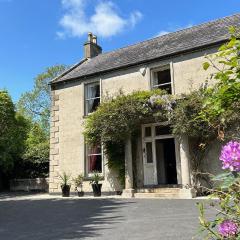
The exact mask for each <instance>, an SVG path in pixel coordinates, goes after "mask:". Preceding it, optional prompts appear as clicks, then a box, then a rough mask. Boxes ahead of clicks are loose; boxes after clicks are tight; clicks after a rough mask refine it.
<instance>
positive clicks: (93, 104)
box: [86, 98, 100, 114]
mask: <svg viewBox="0 0 240 240" xmlns="http://www.w3.org/2000/svg"><path fill="white" fill-rule="evenodd" d="M99 104H100V98H95V99H91V100H86V114H88V113H91V112H94V111H96V109H97V107H98V105H99Z"/></svg>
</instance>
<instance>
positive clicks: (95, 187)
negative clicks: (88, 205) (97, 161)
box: [90, 172, 103, 197]
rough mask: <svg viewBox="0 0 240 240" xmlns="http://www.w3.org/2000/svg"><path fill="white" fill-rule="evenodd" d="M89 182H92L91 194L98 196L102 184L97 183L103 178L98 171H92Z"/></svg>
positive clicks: (100, 192)
mask: <svg viewBox="0 0 240 240" xmlns="http://www.w3.org/2000/svg"><path fill="white" fill-rule="evenodd" d="M91 178H92V179H91V181H90V184H92V189H93V196H94V197H100V196H101V194H102V184H99V181H100V180H102V179H103V177H102V176H101V175H100V173H99V172H93V176H92V177H91Z"/></svg>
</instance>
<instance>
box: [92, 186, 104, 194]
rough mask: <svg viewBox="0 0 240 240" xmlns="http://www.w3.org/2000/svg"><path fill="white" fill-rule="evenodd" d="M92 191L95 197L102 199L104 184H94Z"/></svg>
mask: <svg viewBox="0 0 240 240" xmlns="http://www.w3.org/2000/svg"><path fill="white" fill-rule="evenodd" d="M92 189H93V196H94V197H100V196H101V194H102V191H101V190H102V184H96V183H93V184H92Z"/></svg>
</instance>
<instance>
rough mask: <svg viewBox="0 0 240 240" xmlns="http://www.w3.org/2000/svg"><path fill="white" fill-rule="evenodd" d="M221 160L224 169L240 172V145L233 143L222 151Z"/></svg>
mask: <svg viewBox="0 0 240 240" xmlns="http://www.w3.org/2000/svg"><path fill="white" fill-rule="evenodd" d="M220 160H221V161H222V162H223V167H222V168H223V169H229V170H230V171H240V143H239V142H236V141H235V142H234V141H231V142H229V143H228V144H227V145H225V146H224V147H223V149H222V152H221V156H220Z"/></svg>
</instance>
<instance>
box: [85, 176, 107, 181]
mask: <svg viewBox="0 0 240 240" xmlns="http://www.w3.org/2000/svg"><path fill="white" fill-rule="evenodd" d="M101 177H102V179H101V180H100V181H104V180H105V178H104V176H101ZM83 180H84V181H89V182H90V181H92V177H91V176H86V177H84V178H83Z"/></svg>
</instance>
